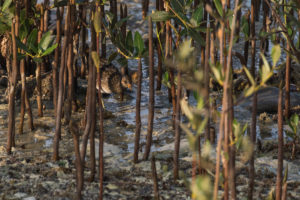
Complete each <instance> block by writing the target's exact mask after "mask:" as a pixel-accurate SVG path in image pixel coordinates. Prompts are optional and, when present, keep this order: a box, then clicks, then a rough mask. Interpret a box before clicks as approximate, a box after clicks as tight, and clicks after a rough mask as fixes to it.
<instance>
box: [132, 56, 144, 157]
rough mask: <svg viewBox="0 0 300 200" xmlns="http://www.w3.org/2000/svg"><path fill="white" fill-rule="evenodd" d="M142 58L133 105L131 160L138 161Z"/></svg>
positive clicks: (139, 63)
mask: <svg viewBox="0 0 300 200" xmlns="http://www.w3.org/2000/svg"><path fill="white" fill-rule="evenodd" d="M142 79H143V72H142V60H141V58H140V59H139V62H138V82H137V90H136V106H135V123H136V127H135V141H134V156H133V162H134V163H137V162H138V159H139V158H138V156H139V144H140V134H141V126H142V123H141V94H142Z"/></svg>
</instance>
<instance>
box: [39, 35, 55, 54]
mask: <svg viewBox="0 0 300 200" xmlns="http://www.w3.org/2000/svg"><path fill="white" fill-rule="evenodd" d="M53 40H54V36H52V35H51V31H48V32H46V33H44V34H43V36H42V39H41V41H40V43H39V44H38V49H39V50H41V51H42V52H43V51H45V50H46V49H47V48H48V47H49V45H51V43H52V42H53Z"/></svg>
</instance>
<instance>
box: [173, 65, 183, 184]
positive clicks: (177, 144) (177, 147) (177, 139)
mask: <svg viewBox="0 0 300 200" xmlns="http://www.w3.org/2000/svg"><path fill="white" fill-rule="evenodd" d="M180 100H181V72H180V69H179V71H178V73H177V105H176V115H175V116H176V118H175V141H174V144H175V147H174V154H173V162H174V168H173V173H174V179H175V180H176V179H178V171H179V150H180V134H181V133H180Z"/></svg>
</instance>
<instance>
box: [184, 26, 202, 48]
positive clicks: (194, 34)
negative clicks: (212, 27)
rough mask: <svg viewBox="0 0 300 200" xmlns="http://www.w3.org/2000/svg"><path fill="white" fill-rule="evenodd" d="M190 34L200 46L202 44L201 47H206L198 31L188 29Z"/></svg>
mask: <svg viewBox="0 0 300 200" xmlns="http://www.w3.org/2000/svg"><path fill="white" fill-rule="evenodd" d="M187 31H188V34H189V35H190V36H191V37H192V38H193V40H195V41H196V42H197V43H198V44H200V45H201V46H204V45H205V41H204V40H203V38H202V36H201V34H199V33H198V32H197V31H196V30H194V29H191V28H189V29H187Z"/></svg>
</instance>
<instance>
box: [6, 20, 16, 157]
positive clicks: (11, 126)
mask: <svg viewBox="0 0 300 200" xmlns="http://www.w3.org/2000/svg"><path fill="white" fill-rule="evenodd" d="M15 23H16V21H15V19H12V26H11V37H12V51H13V63H12V66H7V68H11V69H10V70H9V72H10V73H9V98H8V131H7V146H6V151H7V154H10V153H11V148H12V146H13V144H14V131H15V87H16V83H17V74H18V66H17V65H18V62H17V43H16V36H15ZM7 64H8V63H7Z"/></svg>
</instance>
